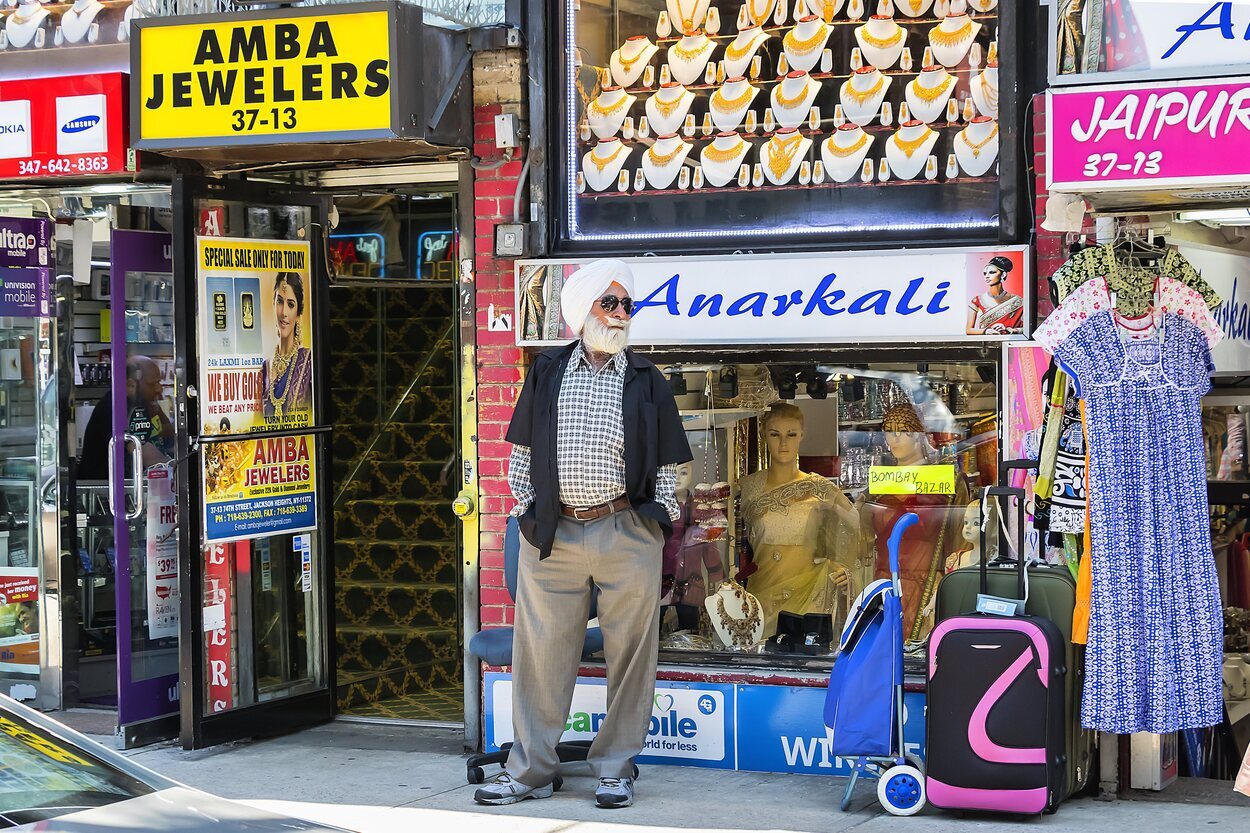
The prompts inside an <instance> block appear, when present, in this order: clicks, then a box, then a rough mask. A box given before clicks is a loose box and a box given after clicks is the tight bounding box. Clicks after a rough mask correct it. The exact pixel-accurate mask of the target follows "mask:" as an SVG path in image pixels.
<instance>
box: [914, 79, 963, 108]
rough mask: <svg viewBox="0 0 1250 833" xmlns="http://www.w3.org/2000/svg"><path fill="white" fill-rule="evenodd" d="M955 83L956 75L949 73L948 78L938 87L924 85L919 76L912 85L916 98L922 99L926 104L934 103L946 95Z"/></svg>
mask: <svg viewBox="0 0 1250 833" xmlns="http://www.w3.org/2000/svg"><path fill="white" fill-rule="evenodd" d="M954 83H955V76H953V75H947V76H946V80H945V81H943V82H942V83H941V84H938V85H937V86H936V87H926V86H924V85H922V84H921V83H920V79H919V78H917V79H916V82H915V83H914V84H912V86H911V91H912V92H913V93H915V94H916V98H918V99H920V100H921V101H923V102H924V103H925V104H932V103H933V102H935V101H937V100H938V99H939V98H941V97H942V96H943V95H945V94H946V91H947V90H949V89H950V88H951V85H952V84H954Z"/></svg>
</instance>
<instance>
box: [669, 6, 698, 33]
mask: <svg viewBox="0 0 1250 833" xmlns="http://www.w3.org/2000/svg"><path fill="white" fill-rule="evenodd" d="M673 7H674V8H676V9H677V13H678V14H680V15H681V33H682V34H683V35H684V34H685V33H687V32H689V31H690V30H691V29H693V28H694V13H695V12H696V11H698V10H699V0H694V8H693V9H691V10H690V11H689V12H687V11H686V10H685V9H683V8H682V7H681V0H673Z"/></svg>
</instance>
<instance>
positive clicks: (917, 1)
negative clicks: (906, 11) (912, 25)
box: [903, 0, 925, 17]
mask: <svg viewBox="0 0 1250 833" xmlns="http://www.w3.org/2000/svg"><path fill="white" fill-rule="evenodd" d="M903 2H904V3H906V4H907V5H908V7H909V8H911V16H912V17H916V16H917V15H919V14H920V10H921V9H922V8H924V4H925V0H903Z"/></svg>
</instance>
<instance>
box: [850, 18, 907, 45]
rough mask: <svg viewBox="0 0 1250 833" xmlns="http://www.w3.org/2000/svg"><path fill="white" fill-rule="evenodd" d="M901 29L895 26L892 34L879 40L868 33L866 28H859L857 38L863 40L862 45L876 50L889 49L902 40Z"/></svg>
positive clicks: (902, 33)
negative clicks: (864, 44)
mask: <svg viewBox="0 0 1250 833" xmlns="http://www.w3.org/2000/svg"><path fill="white" fill-rule="evenodd" d="M904 34H905V33H904V31H903V27H902V26H899V25H897V24H895V26H894V34H893V35H891V36H890V37H888V38H879V37H877V36H875V35H873V34H872V32H869V31H868V27H867V26H861V27H859V36H860V37H861V38H863V39H864V43H866V44H868V45H869V46H872V47H875V48H877V49H891V48H893V47H895V46H898V44H899V41H901V40H902V39H903V35H904Z"/></svg>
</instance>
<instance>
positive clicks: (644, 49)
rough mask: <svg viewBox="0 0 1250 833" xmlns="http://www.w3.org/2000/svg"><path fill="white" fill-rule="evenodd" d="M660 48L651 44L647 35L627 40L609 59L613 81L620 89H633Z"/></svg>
mask: <svg viewBox="0 0 1250 833" xmlns="http://www.w3.org/2000/svg"><path fill="white" fill-rule="evenodd" d="M659 49H660V48H659V47H658V46H656V45H655V44H654V43H652V42H651V39H650V38H648V37H647V36H646V35H636V36H634V37H632V38H627V39H626V40H625V43H623V44H621V48H620V49H618V50H616V51H615V52H613V53H612V55H611V56H610V57H609V58H608V69H610V70H611V71H612V80H613V81H614V82H616V85H617V86H620V87H632V86H633V85H634V83H635V82H636V81H637V80H638V79H639V78H641V77H642V73H643V72H644V71H646V69H647V67H648V66H649V65H650V64H651V59H652V58H653V57H655V53H656V52H658V51H659Z"/></svg>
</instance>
